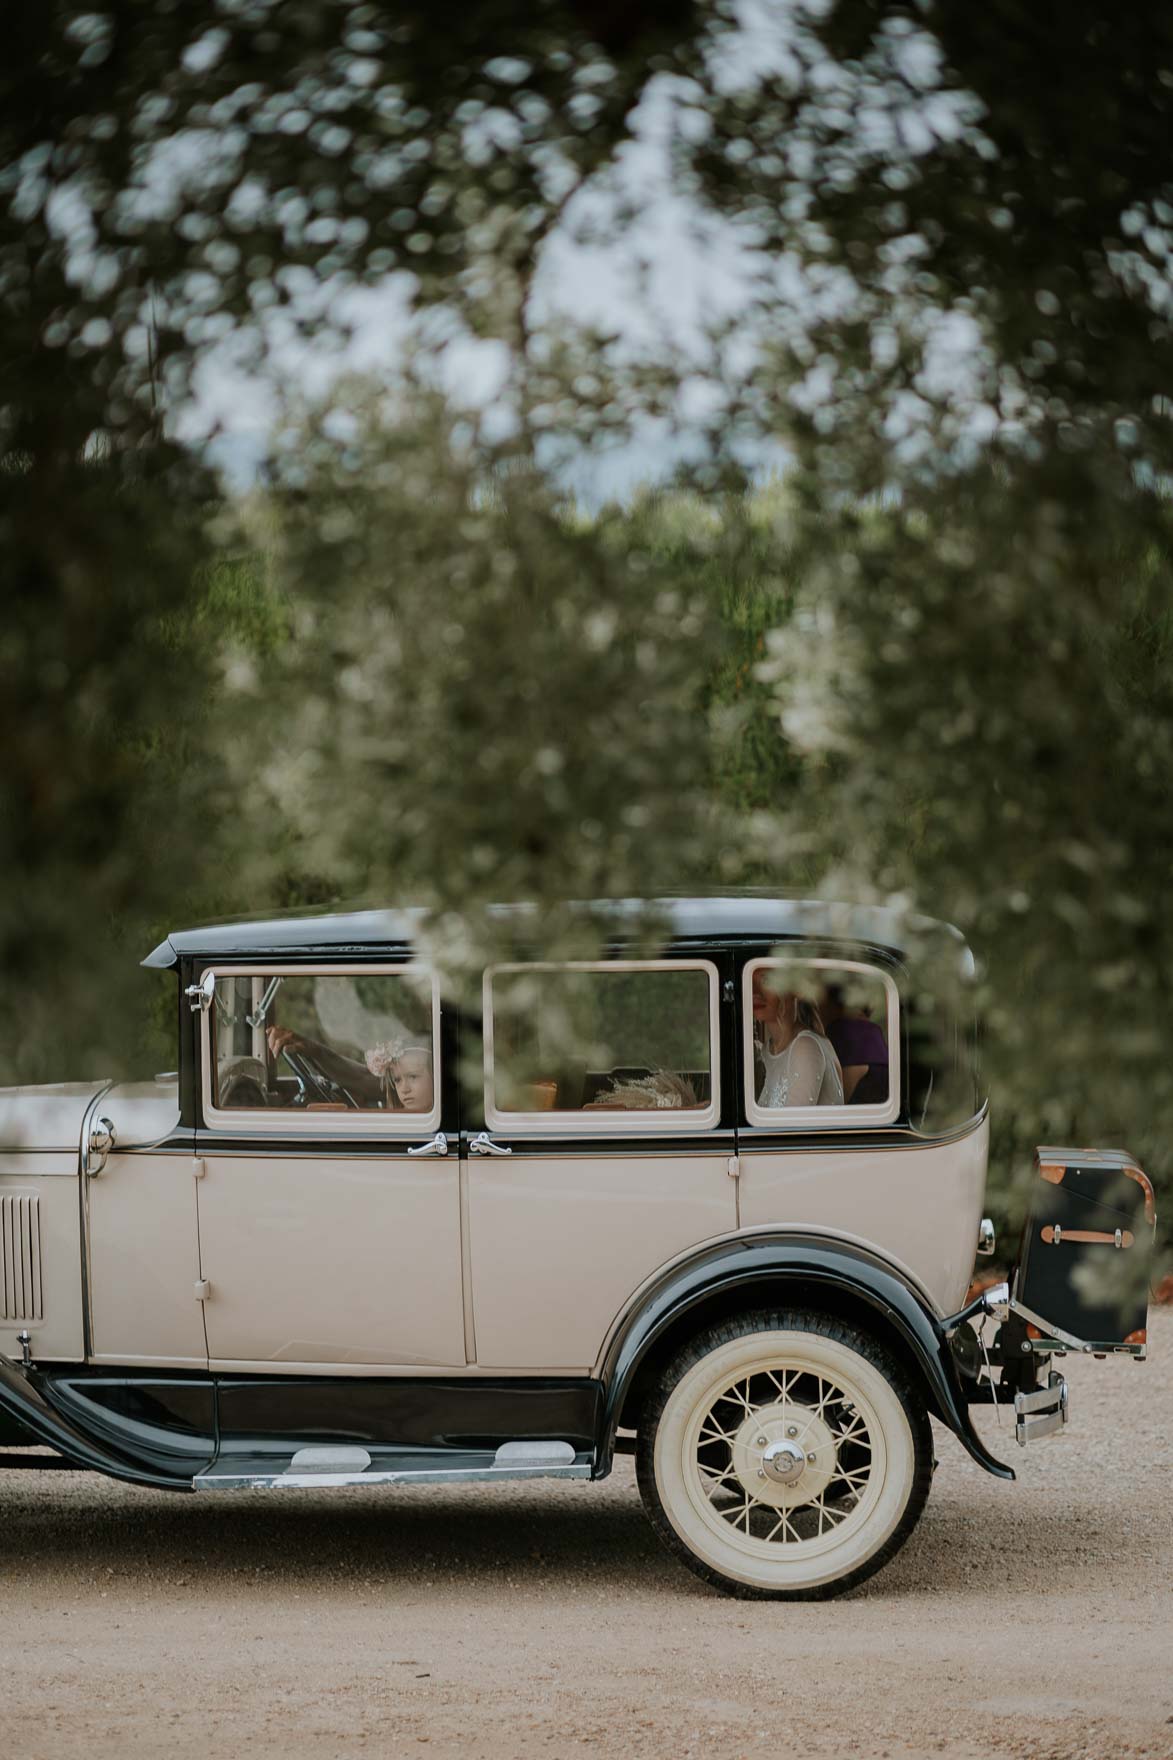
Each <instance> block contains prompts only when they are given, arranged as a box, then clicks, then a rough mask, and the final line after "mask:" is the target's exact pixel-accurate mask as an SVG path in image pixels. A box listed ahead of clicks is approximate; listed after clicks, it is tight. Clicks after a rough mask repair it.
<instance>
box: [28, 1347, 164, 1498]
mask: <svg viewBox="0 0 1173 1760" xmlns="http://www.w3.org/2000/svg"><path fill="white" fill-rule="evenodd" d="M0 1411H3V1412H6V1413H7V1414H8V1415H9V1416H10V1417H13V1418H15V1419H16V1421H17V1423H18V1424H19V1425H20V1426H21V1427H22V1428H23V1429H24V1430H25V1431H27V1432H28V1434H29V1435H30V1436H31V1437H32V1438H33V1439H34V1441H35V1442H37V1443H41V1444H43V1445H45V1446H46V1447H48V1448H55V1449H56V1450H57V1452H58V1454H60V1455H63V1456H64V1457H65V1459H66V1460H67V1461H69V1462H71V1463H72V1465H74V1466H75V1467H79V1468H81V1470H82V1471H83V1472H91V1473H106V1474H107V1475H108V1476H109V1477H110V1478H113V1479H125V1480H126V1481H127V1482H128V1483H129V1484H131V1485H154V1486H157V1487H158V1488H159V1489H160V1490H163V1491H190V1490H191V1489H192V1484H191V1479H190V1478H188V1479H187V1481H186V1483H185V1482H184V1481H183V1480H182V1479H177V1478H174V1477H169V1476H168V1475H166V1474H164V1473H157V1472H152V1471H151V1470H150V1468H148V1467H144V1466H141V1465H138V1464H136V1463H135V1462H134V1461H132V1460H129V1459H126V1458H124V1457H123V1456H122V1455H120V1454H118V1453H116V1452H115V1451H114V1450H113V1449H110V1448H107V1447H106V1446H105V1445H104V1444H103V1443H101V1442H100V1441H98V1440H97V1439H95V1438H94V1437H92V1436H87V1435H86V1433H85V1432H84V1431H83V1430H80V1429H79V1428H78V1427H77V1426H76V1425H75V1424H72V1423H71V1422H70V1421H69V1419H68V1418H66V1417H64V1416H63V1415H62V1414H61V1413H60V1412H58V1411H56V1410H55V1409H54V1408H53V1406H51V1405H50V1404H49V1402H48V1400H47V1399H46V1398H45V1396H44V1394H43V1393H42V1392H41V1390H40V1388H39V1387H38V1385H37V1375H36V1371H35V1370H31V1369H28V1370H26V1369H24V1368H22V1367H21V1365H20V1364H19V1363H14V1362H13V1361H12V1359H11V1358H10V1357H6V1356H4V1355H3V1354H0Z"/></svg>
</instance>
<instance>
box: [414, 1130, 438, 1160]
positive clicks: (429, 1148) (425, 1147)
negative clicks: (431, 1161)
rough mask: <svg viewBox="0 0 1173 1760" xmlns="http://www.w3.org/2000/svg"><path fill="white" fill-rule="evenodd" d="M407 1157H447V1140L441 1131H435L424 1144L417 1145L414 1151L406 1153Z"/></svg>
mask: <svg viewBox="0 0 1173 1760" xmlns="http://www.w3.org/2000/svg"><path fill="white" fill-rule="evenodd" d="M407 1153H408V1154H409V1155H447V1153H448V1138H447V1137H446V1136H445V1135H444V1133H443V1131H437V1132H436V1134H435V1136H434V1137H429V1138H428V1140H427V1142H426V1143H418V1144H417V1145H416V1147H415V1148H414V1149H409V1150H408V1151H407Z"/></svg>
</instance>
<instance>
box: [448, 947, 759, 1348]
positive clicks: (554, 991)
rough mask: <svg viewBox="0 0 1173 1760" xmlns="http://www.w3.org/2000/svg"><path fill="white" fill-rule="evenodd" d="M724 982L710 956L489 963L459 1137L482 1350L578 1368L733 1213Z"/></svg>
mask: <svg viewBox="0 0 1173 1760" xmlns="http://www.w3.org/2000/svg"><path fill="white" fill-rule="evenodd" d="M722 996H723V980H722V975H721V973H720V971H719V969H718V964H717V961H716V960H715V959H714V958H711V957H710V958H705V957H697V958H682V959H675V960H660V961H637V960H612V961H605V962H594V963H587V962H572V963H568V964H563V965H553V964H531V965H501V966H497V967H494V968H491V969H490V971H489V972H487V973H486V975H485V980H484V994H483V1021H484V1063H485V1087H484V1112H483V1116H482V1117H481V1118H480V1119H478V1120H476V1121H474V1122H473V1123H472V1125H471V1127H470V1128H469V1129H468V1130H466V1131H465V1133H464V1137H463V1154H464V1156H465V1159H466V1172H465V1177H466V1180H467V1187H468V1215H469V1250H470V1259H471V1271H472V1304H471V1305H472V1324H473V1329H474V1332H475V1341H476V1359H477V1362H478V1364H479V1365H483V1366H484V1367H486V1368H500V1369H526V1370H529V1371H531V1372H534V1371H537V1372H540V1371H543V1370H556V1371H558V1372H560V1373H564V1372H566V1371H572V1372H573V1371H579V1372H587V1371H589V1370H590V1369H591V1367H592V1366H593V1364H594V1361H595V1358H596V1356H597V1354H598V1352H599V1350H600V1348H601V1346H602V1343H603V1340H604V1339H605V1337H606V1334H607V1331H608V1329H609V1327H610V1326H611V1324H612V1322H613V1320H614V1319H615V1317H616V1315H617V1314H618V1313H619V1311H620V1310H621V1309H622V1308H623V1307H624V1305H625V1304H626V1303H627V1301H628V1300H629V1299H630V1297H631V1296H632V1295H633V1293H634V1292H635V1291H636V1290H637V1289H638V1288H639V1286H640V1285H641V1283H643V1282H644V1281H645V1280H646V1279H647V1278H648V1277H650V1276H651V1275H652V1274H653V1273H654V1272H655V1271H656V1270H657V1269H658V1268H659V1267H660V1266H662V1265H663V1264H665V1262H667V1261H668V1260H670V1259H673V1258H674V1257H676V1256H677V1255H678V1254H680V1253H682V1252H684V1251H685V1250H687V1249H688V1248H690V1247H693V1246H695V1245H697V1244H698V1243H699V1242H701V1241H705V1240H708V1239H710V1238H712V1237H713V1236H716V1235H722V1234H726V1233H729V1232H730V1231H732V1230H733V1229H735V1228H736V1226H737V1188H736V1180H735V1179H734V1178H731V1177H730V1174H731V1172H732V1171H735V1166H734V1165H731V1158H732V1156H733V1151H734V1147H735V1142H734V1133H733V1128H732V1104H733V1094H732V1091H731V1090H732V1086H733V1084H732V1082H731V1081H729V1080H728V1076H727V1073H726V1072H724V1071H723V1070H722V1067H721V1064H722V1055H723V1052H722V1046H723V1036H722V1033H721V1030H720V1016H721V1014H722V1012H723V1006H724V1005H723V1001H722ZM726 1037H727V1036H726ZM723 1077H724V1079H723Z"/></svg>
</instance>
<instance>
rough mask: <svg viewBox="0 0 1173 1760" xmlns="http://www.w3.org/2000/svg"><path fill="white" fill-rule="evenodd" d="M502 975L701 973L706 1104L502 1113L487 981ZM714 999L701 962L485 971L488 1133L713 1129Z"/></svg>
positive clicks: (536, 964)
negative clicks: (705, 1005)
mask: <svg viewBox="0 0 1173 1760" xmlns="http://www.w3.org/2000/svg"><path fill="white" fill-rule="evenodd" d="M507 972H602V973H615V972H704V973H705V974H706V975H707V977H708V980H709V1104H708V1105H707V1106H706V1107H705V1108H704V1109H703V1110H699V1109H698V1110H696V1111H691V1110H690V1111H687V1112H685V1111H681V1112H675V1111H672V1110H670V1109H669V1108H668V1107H664V1108H662V1109H661V1108H657V1107H650V1106H649V1107H647V1108H641V1109H640V1110H636V1109H635V1108H632V1109H631V1110H630V1111H629V1110H628V1109H626V1108H623V1109H622V1110H620V1109H618V1108H617V1109H616V1110H615V1111H614V1112H613V1113H612V1114H611V1115H610V1116H608V1113H607V1111H606V1109H605V1108H599V1110H598V1111H594V1112H591V1113H587V1114H584V1113H583V1112H581V1111H577V1112H559V1111H550V1112H502V1111H501V1110H500V1109H499V1108H498V1107H497V1106H496V1105H495V1104H494V1100H493V978H494V975H495V974H496V973H502V974H504V973H507ZM720 994H721V991H720V980H719V976H718V972H717V968H716V966H715V965H714V964H713V962H712V961H711V960H707V959H606V960H600V959H568V960H518V961H507V962H506V961H502V962H501V963H499V964H497V965H492V966H487V967H486V968H485V974H484V978H483V979H482V983H481V1010H482V1014H481V1018H482V1022H483V1031H484V1101H485V1123H486V1124H487V1125H488V1127H489V1129H490V1130H491V1131H495V1132H498V1133H500V1134H501V1135H506V1136H514V1137H516V1136H522V1135H527V1136H528V1135H531V1134H532V1135H538V1136H547V1137H548V1136H557V1137H559V1138H565V1137H579V1136H590V1137H616V1136H619V1137H624V1136H625V1137H633V1136H638V1135H640V1134H642V1133H641V1127H642V1130H643V1131H645V1132H647V1134H648V1135H649V1136H655V1137H660V1136H661V1135H668V1134H671V1135H673V1136H675V1135H682V1136H690V1135H692V1136H696V1135H699V1134H700V1133H701V1132H703V1131H711V1130H714V1129H715V1128H716V1125H717V1123H718V1120H719V1119H720V1117H721V1056H720V1051H721V1039H720V1031H721V1018H720Z"/></svg>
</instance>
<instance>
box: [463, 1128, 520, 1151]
mask: <svg viewBox="0 0 1173 1760" xmlns="http://www.w3.org/2000/svg"><path fill="white" fill-rule="evenodd" d="M468 1146H469V1149H470V1151H471V1152H472V1154H474V1155H512V1153H513V1150H512V1149H509V1148H507V1147H506V1145H505V1144H504V1143H495V1142H494V1141H493V1139H492V1137H491V1136H490V1135H489V1133H488V1131H478V1132H477V1134H476V1136H475V1137H473V1138H471V1139H470V1141H469V1145H468Z"/></svg>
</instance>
